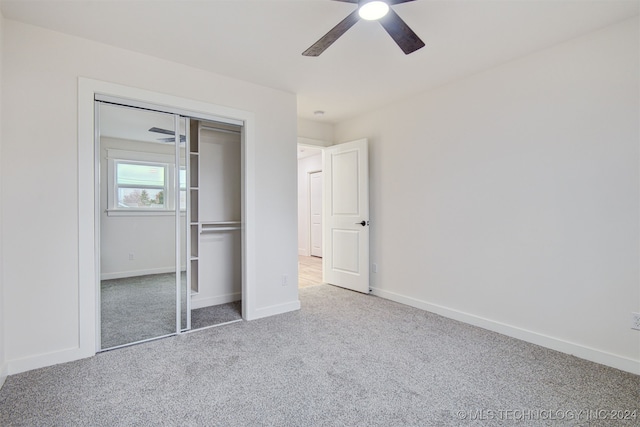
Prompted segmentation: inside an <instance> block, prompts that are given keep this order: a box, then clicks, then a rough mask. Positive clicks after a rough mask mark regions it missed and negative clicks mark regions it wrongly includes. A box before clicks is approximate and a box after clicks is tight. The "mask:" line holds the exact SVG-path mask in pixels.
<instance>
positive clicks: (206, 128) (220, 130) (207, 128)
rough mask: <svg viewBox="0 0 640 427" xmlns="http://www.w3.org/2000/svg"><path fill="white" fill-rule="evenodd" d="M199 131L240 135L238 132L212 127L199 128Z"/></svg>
mask: <svg viewBox="0 0 640 427" xmlns="http://www.w3.org/2000/svg"><path fill="white" fill-rule="evenodd" d="M200 129H204V130H212V131H215V132H222V133H237V134H240V131H239V130H231V129H220V128H214V127H211V126H200Z"/></svg>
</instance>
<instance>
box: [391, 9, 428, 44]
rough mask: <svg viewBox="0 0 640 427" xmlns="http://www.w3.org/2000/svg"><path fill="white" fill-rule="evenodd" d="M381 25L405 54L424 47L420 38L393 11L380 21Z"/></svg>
mask: <svg viewBox="0 0 640 427" xmlns="http://www.w3.org/2000/svg"><path fill="white" fill-rule="evenodd" d="M380 24H381V25H382V26H383V27H384V29H385V30H386V31H387V33H389V35H390V36H391V38H392V39H393V40H394V41H395V42H396V43H397V44H398V46H400V49H402V51H403V52H404V53H405V54H407V55H408V54H410V53H412V52H415V51H416V50H418V49H420V48H422V47H424V42H423V41H422V40H420V37H418V35H417V34H416V33H414V32H413V30H412V29H411V28H409V26H408V25H407V24H406V23H405V22H404V21H403V20H402V18H400V16H398V14H397V13H395V12H394V11H393V9H389V13H387V15H386V16H385V17H383V18H381V19H380Z"/></svg>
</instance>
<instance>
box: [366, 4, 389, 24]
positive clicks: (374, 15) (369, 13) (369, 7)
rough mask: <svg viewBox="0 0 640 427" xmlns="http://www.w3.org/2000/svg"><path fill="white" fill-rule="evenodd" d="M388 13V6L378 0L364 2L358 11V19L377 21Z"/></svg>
mask: <svg viewBox="0 0 640 427" xmlns="http://www.w3.org/2000/svg"><path fill="white" fill-rule="evenodd" d="M388 12H389V5H388V4H387V3H385V2H383V1H380V0H374V1H370V2H366V3H364V4H362V5H361V6H360V8H359V9H358V14H359V15H360V18H362V19H366V20H367V21H377V20H378V19H380V18H382V17H383V16H385V15H386V14H387V13H388Z"/></svg>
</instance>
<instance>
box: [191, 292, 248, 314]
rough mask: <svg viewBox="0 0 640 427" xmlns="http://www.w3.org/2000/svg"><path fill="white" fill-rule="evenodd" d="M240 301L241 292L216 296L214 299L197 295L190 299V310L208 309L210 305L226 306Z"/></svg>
mask: <svg viewBox="0 0 640 427" xmlns="http://www.w3.org/2000/svg"><path fill="white" fill-rule="evenodd" d="M241 299H242V292H234V293H232V294H225V295H216V296H215V297H201V296H199V295H193V296H192V297H191V309H192V310H195V309H197V308H203V307H209V306H212V305H220V304H226V303H228V302H234V301H240V300H241Z"/></svg>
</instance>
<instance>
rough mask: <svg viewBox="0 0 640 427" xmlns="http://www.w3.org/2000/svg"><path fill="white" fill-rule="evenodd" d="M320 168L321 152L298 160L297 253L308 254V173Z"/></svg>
mask: <svg viewBox="0 0 640 427" xmlns="http://www.w3.org/2000/svg"><path fill="white" fill-rule="evenodd" d="M321 170H322V154H317V155H315V156H309V157H304V158H302V159H299V160H298V255H303V256H310V255H311V254H310V253H309V251H310V249H309V248H310V245H309V239H310V236H311V229H310V227H311V224H310V222H311V221H310V216H311V214H310V206H311V205H310V203H311V201H310V199H309V197H310V196H309V173H310V172H318V171H321Z"/></svg>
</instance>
